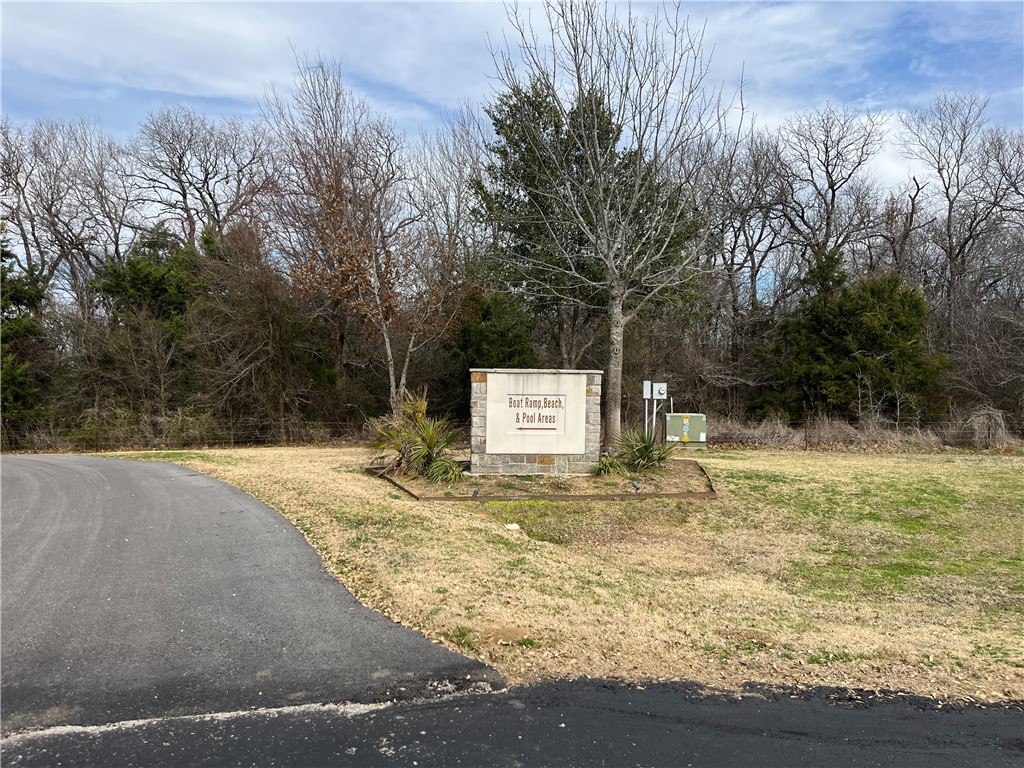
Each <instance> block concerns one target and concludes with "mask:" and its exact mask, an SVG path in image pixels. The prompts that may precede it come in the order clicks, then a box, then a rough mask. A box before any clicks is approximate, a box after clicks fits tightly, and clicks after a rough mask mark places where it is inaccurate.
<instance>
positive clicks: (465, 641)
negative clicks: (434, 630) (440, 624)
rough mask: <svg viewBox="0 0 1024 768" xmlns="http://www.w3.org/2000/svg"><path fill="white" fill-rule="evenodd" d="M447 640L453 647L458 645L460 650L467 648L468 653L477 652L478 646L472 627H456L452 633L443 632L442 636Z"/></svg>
mask: <svg viewBox="0 0 1024 768" xmlns="http://www.w3.org/2000/svg"><path fill="white" fill-rule="evenodd" d="M441 636H442V637H443V638H444V639H445V640H447V641H448V642H449V643H452V644H453V645H457V646H458V647H459V648H465V649H466V650H467V651H471V652H476V650H477V646H476V643H475V642H473V628H472V627H464V626H460V627H456V628H455V629H453V630H451V631H450V632H443V633H442V635H441Z"/></svg>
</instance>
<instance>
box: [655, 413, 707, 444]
mask: <svg viewBox="0 0 1024 768" xmlns="http://www.w3.org/2000/svg"><path fill="white" fill-rule="evenodd" d="M665 442H667V443H683V444H684V445H687V446H692V447H693V448H703V447H705V446H706V445H707V442H708V417H707V416H705V415H704V414H703V413H666V414H665Z"/></svg>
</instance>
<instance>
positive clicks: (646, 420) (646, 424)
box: [644, 380, 651, 437]
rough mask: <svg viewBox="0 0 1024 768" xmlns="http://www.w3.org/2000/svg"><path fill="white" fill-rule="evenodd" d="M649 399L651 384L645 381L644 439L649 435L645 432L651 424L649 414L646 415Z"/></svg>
mask: <svg viewBox="0 0 1024 768" xmlns="http://www.w3.org/2000/svg"><path fill="white" fill-rule="evenodd" d="M650 399H651V382H650V381H646V380H645V381H644V437H647V435H648V434H649V433H648V432H647V430H648V429H649V428H650V426H649V425H650V423H651V420H650V418H649V414H648V408H649V406H650V402H649V401H650Z"/></svg>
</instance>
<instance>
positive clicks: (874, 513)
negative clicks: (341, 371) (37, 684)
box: [165, 448, 1024, 701]
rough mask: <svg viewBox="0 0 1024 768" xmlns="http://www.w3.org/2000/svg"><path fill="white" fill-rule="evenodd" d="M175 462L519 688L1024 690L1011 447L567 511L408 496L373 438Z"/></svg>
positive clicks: (751, 472) (743, 466)
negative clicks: (674, 685)
mask: <svg viewBox="0 0 1024 768" xmlns="http://www.w3.org/2000/svg"><path fill="white" fill-rule="evenodd" d="M165 457H166V458H171V459H177V460H179V461H182V463H185V464H187V465H188V466H191V467H193V468H195V469H197V470H200V471H203V472H207V473H209V474H211V475H213V476H215V477H218V478H220V479H222V480H225V481H227V482H229V483H232V484H233V485H235V486H237V487H239V488H242V489H244V490H246V491H248V492H249V493H251V494H252V495H254V496H256V497H257V498H259V499H261V500H263V501H265V502H266V503H268V504H270V505H271V506H273V507H275V508H276V509H278V510H280V511H281V512H282V513H283V514H284V515H286V516H287V517H288V518H289V519H290V520H292V521H293V522H294V523H295V525H296V526H297V527H298V528H299V529H300V530H301V531H303V533H304V534H305V535H306V537H307V539H308V540H309V541H310V543H311V544H312V545H313V546H314V547H315V548H316V549H317V551H318V552H319V553H320V554H321V556H322V557H323V559H324V562H325V563H326V564H327V567H328V568H329V569H331V570H332V571H333V572H334V573H335V574H336V575H337V576H338V578H339V579H340V580H341V581H342V582H343V583H344V584H345V585H346V586H348V587H349V588H350V589H351V590H352V591H353V592H354V593H355V594H356V595H357V596H358V597H359V598H360V599H361V600H362V601H363V602H364V603H366V604H367V605H369V606H370V607H372V608H375V609H377V610H379V611H381V612H383V613H385V614H387V615H389V616H391V617H392V618H394V619H395V620H397V621H399V622H401V623H403V624H405V625H407V626H411V627H414V628H416V629H418V630H420V631H421V632H423V633H424V634H425V635H427V636H428V637H430V638H432V639H434V640H436V641H439V642H444V643H446V644H448V645H449V646H451V647H453V648H455V649H457V650H460V651H463V652H466V653H469V654H470V655H473V656H476V657H477V658H480V659H481V660H483V661H486V662H488V663H490V664H493V665H494V666H495V667H496V668H497V669H498V670H499V671H501V672H502V673H503V674H504V675H505V676H506V677H507V678H508V679H509V681H510V682H511V683H527V682H532V681H537V680H541V679H545V678H550V677H561V676H569V677H573V676H583V675H587V676H597V677H612V678H624V679H635V680H644V679H675V678H686V679H691V680H696V681H699V682H702V683H705V684H708V685H712V686H718V687H721V688H734V687H738V686H739V685H741V684H742V683H743V682H746V681H755V682H762V683H768V684H779V685H793V684H797V685H813V684H824V685H832V686H850V687H856V688H867V689H895V690H901V691H907V692H911V693H916V694H922V695H928V696H933V697H936V698H940V699H944V700H959V701H965V700H971V699H974V700H989V701H991V700H1011V699H1012V700H1021V699H1024V642H1022V630H1024V626H1022V616H1024V568H1022V563H1024V481H1022V480H1021V478H1022V477H1024V457H1021V456H1020V455H1017V456H999V455H991V454H989V455H966V454H956V455H945V454H938V455H898V456H877V455H874V456H872V455H857V454H838V455H837V454H829V455H820V454H804V453H793V452H769V451H764V452H711V453H708V454H705V455H702V457H701V463H702V464H703V465H704V466H705V467H706V468H707V470H708V472H709V473H710V475H711V477H712V479H713V480H714V482H715V486H716V488H717V489H718V491H719V494H720V499H719V500H718V501H690V500H668V499H658V500H647V501H639V500H638V501H628V502H573V503H567V504H551V503H546V502H515V503H497V502H488V503H485V504H480V503H470V502H464V503H452V502H449V503H445V502H432V503H421V502H417V501H415V500H413V499H410V498H407V497H405V496H403V495H402V494H401V493H400V492H398V491H397V489H395V488H393V487H392V486H390V485H388V484H387V483H385V482H384V481H383V480H378V479H375V478H372V477H369V476H367V475H365V474H364V473H363V472H361V468H362V467H363V466H365V465H366V463H367V462H368V461H369V460H370V458H371V452H370V451H369V450H364V449H361V448H308V449H304V448H262V449H245V450H224V451H208V452H202V453H198V452H196V453H189V454H172V455H166V456H165ZM510 522H517V523H519V524H520V526H521V527H520V529H519V530H511V529H509V528H508V527H506V525H507V524H508V523H510Z"/></svg>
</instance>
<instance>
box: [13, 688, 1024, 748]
mask: <svg viewBox="0 0 1024 768" xmlns="http://www.w3.org/2000/svg"><path fill="white" fill-rule="evenodd" d="M830 697H837V698H839V699H840V701H833V700H832V699H831V698H830ZM845 699H846V694H845V693H843V692H836V691H828V690H819V691H814V692H811V693H809V694H805V695H804V696H802V697H796V698H790V697H789V696H787V695H782V696H772V695H771V694H769V698H767V699H766V698H763V697H761V696H750V697H745V698H743V699H742V700H734V699H726V698H722V697H719V696H708V695H706V692H705V691H702V690H701V689H699V688H697V687H695V686H687V685H681V684H659V685H651V686H647V687H645V689H644V690H638V689H637V688H636V687H635V686H625V685H612V684H607V683H601V682H599V681H577V682H560V683H550V684H546V685H539V686H533V687H530V688H520V689H512V690H509V691H507V692H504V693H498V694H493V695H463V696H457V697H454V698H449V699H444V700H435V701H426V702H403V703H398V704H394V705H390V706H385V707H382V708H380V709H369V710H365V709H362V710H361V709H359V708H337V707H297V708H292V709H287V710H278V711H261V712H248V713H236V714H232V715H222V716H218V717H206V718H182V719H177V720H166V719H165V720H156V721H152V722H146V723H133V724H125V725H123V726H119V727H114V728H109V729H102V728H92V729H60V730H55V731H50V732H42V733H36V734H32V733H29V734H22V735H19V736H17V737H15V738H14V739H13V740H8V743H7V744H5V745H3V746H2V750H0V756H2V757H3V760H4V765H5V766H18V767H19V768H25V767H26V766H33V767H37V766H38V767H43V766H46V767H49V766H61V765H62V766H68V765H77V766H152V767H153V768H164V767H166V768H172V767H174V768H177V767H178V766H223V767H224V768H229V767H231V766H261V767H262V768H272V767H273V766H290V767H297V768H299V767H302V766H439V767H449V766H557V767H558V768H563V767H565V766H704V767H705V768H707V767H710V766H743V768H748V767H750V766H773V767H774V766H813V767H814V768H820V767H821V766H892V767H893V768H915V767H918V766H920V767H921V768H942V767H943V766H948V767H950V768H953V767H954V766H955V767H956V768H966V767H968V766H978V767H979V768H1000V767H1001V766H1006V767H1007V768H1020V766H1021V765H1022V764H1024V715H1022V713H1021V712H1020V711H1019V710H1012V709H1007V708H1002V709H963V710H961V709H950V708H948V707H947V708H943V709H941V710H939V709H935V708H934V703H933V702H928V701H926V700H914V699H905V698H893V699H883V700H862V701H852V702H851V701H849V700H845Z"/></svg>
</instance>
